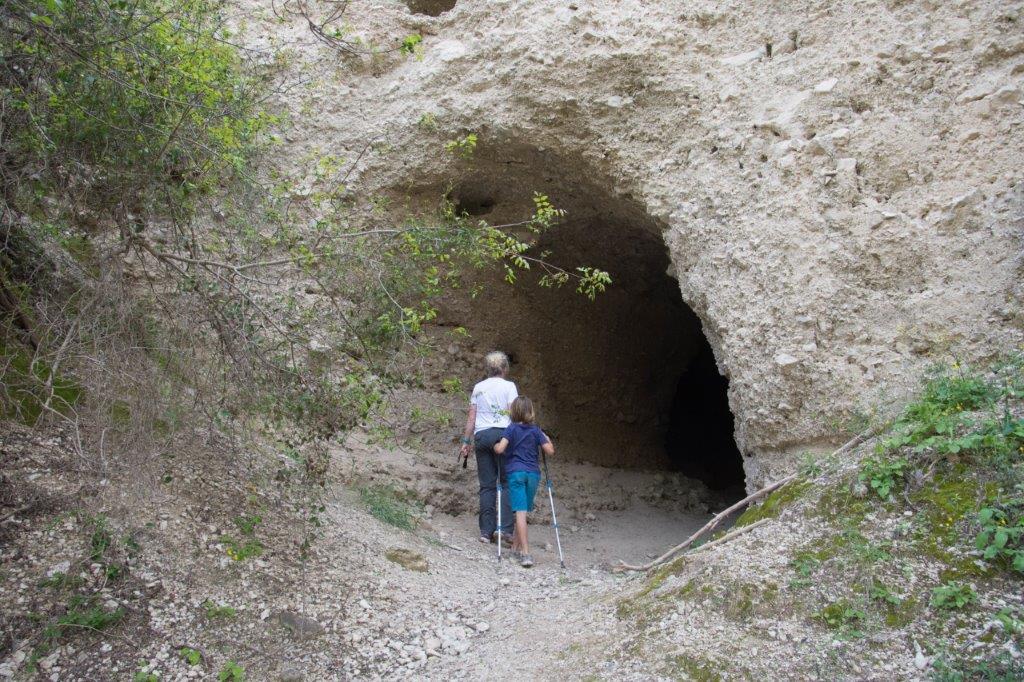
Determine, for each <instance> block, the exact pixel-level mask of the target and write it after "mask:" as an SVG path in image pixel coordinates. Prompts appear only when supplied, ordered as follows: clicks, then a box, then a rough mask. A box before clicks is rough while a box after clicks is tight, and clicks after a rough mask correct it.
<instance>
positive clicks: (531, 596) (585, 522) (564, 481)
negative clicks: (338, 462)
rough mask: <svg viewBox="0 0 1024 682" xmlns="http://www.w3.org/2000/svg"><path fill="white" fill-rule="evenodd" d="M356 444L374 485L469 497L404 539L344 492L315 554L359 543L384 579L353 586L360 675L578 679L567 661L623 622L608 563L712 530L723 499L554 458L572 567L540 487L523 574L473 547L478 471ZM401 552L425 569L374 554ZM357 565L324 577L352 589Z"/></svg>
mask: <svg viewBox="0 0 1024 682" xmlns="http://www.w3.org/2000/svg"><path fill="white" fill-rule="evenodd" d="M350 446H351V447H350V448H347V451H346V452H345V453H340V455H339V456H340V457H341V458H342V460H343V462H342V466H343V468H344V467H345V466H347V467H349V470H350V471H352V472H354V471H355V470H356V469H358V470H360V471H361V472H363V473H364V474H369V480H370V481H372V482H376V481H380V482H381V483H384V482H386V481H388V480H391V481H392V482H393V481H396V480H398V481H401V480H405V481H406V482H407V483H408V484H409V485H410V487H412V488H416V487H419V488H420V489H421V490H422V489H427V490H430V491H432V493H430V494H428V495H427V496H426V497H425V498H424V499H426V500H430V499H431V496H430V495H431V494H432V495H433V497H435V498H438V499H440V500H447V501H448V505H449V506H459V505H453V504H452V503H453V502H454V499H453V498H452V497H450V496H453V495H454V496H459V495H461V496H462V497H463V498H464V499H462V503H463V504H462V506H461V508H462V509H465V511H461V512H460V513H457V514H448V513H444V512H440V511H437V512H434V513H433V514H432V515H431V516H430V518H429V520H427V521H426V523H425V524H424V525H423V526H421V528H420V529H418V530H417V531H415V532H407V531H401V530H398V529H394V528H390V527H388V526H386V525H384V524H381V523H380V522H379V521H377V520H376V519H374V518H372V517H371V516H369V515H368V514H365V513H363V512H362V510H361V509H360V505H359V502H358V498H357V495H356V494H355V493H354V492H352V491H351V490H348V489H338V490H337V491H336V492H337V494H336V496H335V498H334V499H333V500H332V502H331V503H330V504H329V505H328V513H329V517H330V520H331V522H330V523H329V524H328V525H327V533H326V537H325V538H324V540H323V542H322V543H321V546H320V549H319V550H318V553H319V554H321V555H324V556H329V555H330V554H332V553H335V552H336V553H337V554H339V555H340V554H344V553H349V554H350V553H351V551H350V549H348V550H346V548H350V547H351V537H352V536H358V537H360V538H362V540H363V542H365V543H366V547H367V549H368V552H367V553H366V554H367V556H365V557H363V558H364V560H365V561H367V562H370V563H371V564H373V567H371V566H364V568H369V569H370V570H369V571H368V573H369V574H370V575H376V576H382V577H381V578H380V579H377V580H370V581H366V582H365V583H364V584H363V585H362V586H361V587H357V588H356V589H357V590H359V591H360V594H358V595H355V596H353V597H352V598H351V599H350V603H353V606H354V611H355V612H354V613H349V614H348V615H349V618H348V620H349V621H354V622H355V627H354V632H352V633H351V636H350V637H349V641H352V643H353V645H354V649H355V650H354V651H353V652H352V653H353V655H352V657H351V661H352V663H351V665H352V667H350V668H348V669H346V670H345V671H344V672H345V673H346V674H351V675H354V676H357V677H376V676H380V677H395V676H409V677H414V678H425V679H452V678H455V679H484V678H491V677H495V676H498V675H502V674H509V675H519V676H523V675H525V676H526V677H527V678H528V679H551V678H555V677H566V676H568V677H579V675H580V673H581V671H579V670H576V671H573V670H571V669H565V667H566V666H571V663H570V662H569V660H567V659H570V660H571V658H572V656H571V654H572V653H573V652H575V651H579V650H581V649H583V648H586V647H587V644H588V643H589V642H591V641H596V640H598V639H606V638H607V637H608V636H610V635H614V633H615V631H616V630H617V628H619V627H620V625H619V622H618V620H617V619H616V618H615V613H614V612H615V607H616V601H615V597H616V595H617V594H618V592H619V590H618V589H616V588H617V587H618V586H621V584H622V583H625V582H627V581H628V580H629V578H628V577H627V576H622V575H616V574H613V573H611V571H610V570H609V568H610V566H611V565H613V564H614V563H615V562H616V561H617V560H618V559H626V560H637V559H644V558H646V557H649V556H653V555H655V554H656V553H660V552H661V551H663V550H664V549H665V548H666V547H668V546H671V545H672V544H675V543H677V542H678V541H679V540H680V539H682V538H684V537H686V536H687V535H688V534H689V533H690V532H692V531H693V530H696V529H697V528H698V527H699V526H701V525H702V524H703V523H705V522H706V520H707V519H708V518H709V514H708V513H706V507H707V505H708V504H714V502H713V501H710V498H712V497H713V495H711V494H710V493H708V491H706V490H702V491H700V492H699V494H698V493H696V492H695V490H694V488H693V487H688V486H687V482H686V481H685V480H681V479H678V478H676V477H674V476H666V475H665V474H662V473H653V472H635V471H623V470H614V469H606V468H602V467H595V466H591V465H584V464H573V463H567V462H565V461H561V460H560V461H557V462H556V463H553V464H552V467H553V468H552V474H553V477H554V482H555V496H556V509H557V512H558V516H559V522H560V524H561V529H562V543H563V548H564V551H565V560H566V569H564V570H563V569H561V568H560V567H559V562H558V553H557V550H556V545H555V536H554V529H553V527H552V526H551V525H549V524H548V523H547V518H548V513H547V508H548V500H547V497H546V495H544V494H543V493H544V489H543V488H542V489H541V490H539V491H538V497H537V505H538V512H537V513H536V514H535V515H534V516H535V518H536V519H537V521H538V523H534V524H531V526H530V541H531V545H532V548H533V555H534V558H535V560H536V562H537V564H536V566H535V567H533V568H532V569H523V568H521V567H520V566H518V565H517V564H516V563H515V562H513V561H512V560H511V557H510V556H509V555H508V554H507V553H504V558H503V559H502V561H501V562H500V563H499V562H498V560H497V557H496V553H495V546H494V545H483V544H481V543H480V542H479V541H478V540H477V539H476V536H477V527H476V514H475V505H476V474H475V471H474V470H473V469H472V467H471V468H469V469H466V470H462V469H455V467H454V466H452V465H451V464H450V463H449V462H447V461H446V460H443V459H441V458H439V457H435V456H432V455H430V454H424V453H413V452H411V451H401V450H398V451H387V450H383V449H378V448H375V447H373V446H369V445H366V444H365V443H361V442H359V441H358V440H357V441H355V442H351V443H350ZM375 471H376V472H378V473H376V474H373V472H375ZM428 471H429V472H430V473H428ZM385 472H386V473H385ZM442 473H443V475H441V474H442ZM356 475H357V476H358V474H356ZM439 480H442V481H444V485H442V486H441V487H440V488H439V487H438V485H439V484H438V481H439ZM693 504H695V506H696V507H697V509H694V508H693V506H691V505H693ZM602 507H605V508H602ZM343 545H344V547H343ZM395 549H406V550H410V551H412V552H415V553H417V554H420V555H422V556H423V558H425V559H426V561H427V563H428V566H429V568H428V570H427V572H417V571H414V570H408V569H405V568H402V567H400V566H398V565H395V564H392V563H390V562H386V563H385V569H384V570H383V571H382V570H381V568H380V566H381V564H380V563H379V561H375V560H374V557H373V556H372V555H373V554H377V555H378V556H379V555H380V554H386V553H387V552H389V551H393V550H395ZM354 569H355V567H352V566H344V565H339V566H337V567H336V568H335V569H333V570H334V571H335V572H336V573H337V576H336V580H331V581H328V582H332V583H335V584H338V583H345V582H348V583H351V580H350V579H349V578H350V577H351V576H352V575H353V573H354ZM353 638H354V641H353ZM605 665H614V664H613V663H606V664H605ZM602 672H610V673H614V670H607V671H602Z"/></svg>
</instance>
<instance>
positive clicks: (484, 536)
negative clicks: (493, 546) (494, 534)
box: [480, 535, 491, 545]
mask: <svg viewBox="0 0 1024 682" xmlns="http://www.w3.org/2000/svg"><path fill="white" fill-rule="evenodd" d="M490 541H491V539H490V538H489V537H487V536H486V535H481V536H480V542H482V543H484V544H485V545H486V544H488V543H490Z"/></svg>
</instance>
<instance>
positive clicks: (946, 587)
mask: <svg viewBox="0 0 1024 682" xmlns="http://www.w3.org/2000/svg"><path fill="white" fill-rule="evenodd" d="M976 601H978V595H977V593H976V592H975V591H974V589H973V588H972V587H971V586H970V585H962V584H960V583H944V584H942V585H939V586H938V587H935V588H933V589H932V599H931V602H930V604H931V606H932V607H933V608H936V609H946V610H950V611H951V610H954V609H962V608H964V607H965V606H967V605H968V604H973V603H974V602H976Z"/></svg>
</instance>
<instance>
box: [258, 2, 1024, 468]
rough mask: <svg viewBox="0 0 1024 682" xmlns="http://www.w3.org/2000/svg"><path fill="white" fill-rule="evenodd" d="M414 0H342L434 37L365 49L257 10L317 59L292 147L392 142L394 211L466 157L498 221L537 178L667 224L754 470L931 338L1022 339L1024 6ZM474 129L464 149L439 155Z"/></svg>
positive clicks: (944, 342)
mask: <svg viewBox="0 0 1024 682" xmlns="http://www.w3.org/2000/svg"><path fill="white" fill-rule="evenodd" d="M411 5H412V9H415V10H417V11H416V12H413V11H412V10H411V9H410V7H409V6H406V5H405V4H402V3H398V2H389V3H381V2H377V3H372V2H352V3H351V4H350V6H349V9H348V12H347V14H346V19H347V21H349V22H350V24H351V25H352V27H353V30H354V31H355V34H356V35H360V36H362V37H365V38H366V39H368V40H372V41H376V42H379V43H380V44H395V42H396V41H397V40H398V39H399V38H400V37H401V36H403V35H406V34H409V33H414V32H418V33H421V34H422V35H423V37H424V38H423V42H422V56H421V58H418V59H417V58H409V57H403V56H400V55H398V54H397V53H388V54H386V55H384V56H382V57H380V58H378V59H376V60H374V61H373V62H372V63H370V62H369V61H368V60H359V59H355V60H352V61H351V62H345V61H342V60H341V59H340V58H339V57H337V56H335V55H333V54H331V53H329V52H328V51H327V50H326V49H325V48H323V46H321V45H319V44H317V43H316V42H315V41H314V40H313V39H312V37H311V36H310V35H308V33H307V32H306V28H305V26H304V25H303V24H302V23H301V22H298V21H290V22H288V21H286V22H283V23H282V22H277V21H271V20H270V19H269V18H268V19H267V20H266V21H261V17H269V16H270V15H269V12H264V13H261V12H260V11H259V9H258V8H256V7H253V6H246V7H244V8H242V10H241V12H242V13H243V14H244V16H245V22H244V26H243V36H244V39H245V40H246V41H248V43H249V44H250V45H251V46H256V47H259V46H266V45H271V44H279V45H280V44H287V45H290V46H291V48H292V49H293V54H295V55H296V56H297V59H295V60H294V61H293V65H292V67H290V68H293V69H295V70H296V73H299V72H301V71H302V70H303V69H306V70H308V71H309V72H311V73H316V74H317V77H316V79H315V80H313V81H310V82H309V83H307V84H306V85H305V86H304V88H302V89H296V90H292V91H289V92H287V93H285V94H283V95H282V96H281V97H280V104H281V105H282V106H283V107H284V108H285V109H287V110H290V111H291V113H292V121H293V127H292V129H291V130H290V131H289V132H288V134H287V139H288V145H286V154H287V156H288V158H289V159H291V163H293V164H301V163H303V161H302V160H303V159H307V158H309V154H311V153H316V152H317V151H319V153H326V152H330V153H334V154H338V155H340V156H344V157H346V158H348V159H349V160H350V161H351V160H354V159H355V158H356V156H357V155H358V154H359V152H360V151H361V150H363V149H364V147H365V146H366V144H367V143H368V141H375V145H374V146H373V147H372V151H371V153H368V154H365V155H363V156H361V157H359V160H358V163H356V165H355V170H354V171H353V172H352V174H351V175H350V177H349V183H350V184H351V185H352V186H353V187H355V188H357V189H358V190H359V191H361V192H366V193H377V194H383V195H387V196H390V197H392V199H393V200H394V206H396V207H397V208H399V209H401V210H406V209H409V208H413V209H414V208H415V206H416V202H418V201H427V200H428V199H430V200H435V199H436V198H437V196H439V195H440V193H441V192H443V191H444V189H445V183H446V182H447V181H449V180H450V179H454V180H455V182H456V190H457V191H458V192H462V194H463V200H464V201H465V202H467V204H473V203H474V202H476V203H475V204H474V205H480V206H485V209H480V210H481V211H483V210H487V211H489V212H491V211H493V213H492V214H489V215H488V216H487V217H488V218H492V217H500V216H502V215H503V211H507V212H508V214H512V213H514V212H515V210H517V209H521V208H522V207H523V205H524V204H523V203H516V202H522V201H524V200H525V201H526V205H528V200H529V192H530V191H532V190H534V189H537V190H541V191H545V192H548V193H549V194H550V195H551V197H552V199H553V200H554V201H555V203H556V204H558V205H561V206H564V207H566V208H567V209H568V210H569V215H570V217H572V218H573V219H579V220H583V219H585V218H587V217H588V216H589V219H593V220H600V221H603V223H604V224H606V225H627V224H628V225H630V226H632V227H635V228H637V229H639V230H642V231H643V232H644V233H645V234H653V235H656V237H657V239H658V240H661V241H663V242H664V244H665V245H666V246H667V249H668V253H669V256H670V259H671V266H670V274H671V276H672V277H674V278H675V280H676V281H677V282H678V288H679V291H680V293H681V296H682V299H683V300H684V301H685V302H686V304H688V305H689V306H690V307H691V308H692V309H693V311H695V312H696V313H697V315H698V316H699V318H700V322H701V323H702V326H703V330H704V333H705V334H706V336H707V338H708V339H709V341H710V342H711V345H712V347H713V349H714V353H715V359H716V361H717V364H718V366H719V369H720V371H721V372H722V373H724V374H725V375H726V376H728V378H729V381H730V389H729V399H730V405H731V408H732V411H733V413H734V415H735V417H736V438H737V442H738V443H739V445H740V448H741V450H742V451H743V453H744V454H745V455H746V468H747V474H748V482H749V483H756V482H758V481H760V480H762V479H763V478H764V477H766V476H768V475H772V474H773V473H774V471H775V469H776V468H778V469H781V468H784V467H786V466H789V465H790V464H791V462H790V461H789V460H788V458H787V457H785V456H780V455H783V454H784V453H789V452H794V451H795V450H797V449H798V448H802V447H805V446H813V445H815V444H818V443H820V442H821V441H822V440H823V439H827V438H829V437H830V436H831V435H832V434H833V433H834V432H835V422H836V421H838V420H842V419H845V418H846V417H847V416H848V415H849V414H851V413H852V412H854V411H856V410H858V409H860V408H863V407H866V406H868V405H869V404H871V403H872V402H873V401H876V400H877V399H878V398H879V397H884V395H885V394H888V395H890V396H891V395H896V394H899V393H901V392H902V391H903V390H904V389H905V388H906V387H907V386H909V385H910V384H912V383H914V382H915V381H916V379H917V377H919V376H920V372H921V370H922V368H923V367H924V366H925V365H927V364H928V363H930V362H932V361H934V360H936V359H947V360H949V359H952V358H954V357H956V358H959V359H962V360H963V359H966V360H978V359H983V358H987V357H990V356H992V355H993V354H996V353H998V352H1001V351H1005V350H1007V349H1010V348H1014V347H1019V346H1020V344H1021V341H1022V338H1024V336H1022V328H1024V314H1022V306H1021V303H1022V299H1024V283H1022V281H1024V277H1022V247H1024V170H1022V161H1024V130H1022V128H1024V100H1022V97H1024V94H1022V80H1024V3H1020V2H1003V1H998V0H988V1H977V2H971V1H964V2H933V1H916V2H915V1H906V2H901V1H898V0H891V1H888V2H857V3H833V2H824V1H820V0H817V1H815V0H806V1H803V2H786V3H779V2H745V1H740V0H737V1H734V2H686V3H679V2H668V1H664V2H643V3H640V2H612V1H608V2H568V1H563V2H541V1H519V2H513V1H509V0H505V1H502V0H458V2H456V3H454V6H452V3H451V2H447V3H431V2H418V3H411ZM446 7H451V8H450V9H447V10H446V11H445V8H446ZM425 12H432V13H437V16H431V14H428V13H425ZM240 25H242V24H241V23H240ZM324 60H327V61H326V62H325V61H324ZM325 63H327V64H328V65H329V68H325V67H324V64H325ZM469 131H473V132H476V133H477V135H478V136H479V143H478V152H477V154H476V156H475V158H474V159H473V160H472V161H471V162H461V161H458V160H456V159H453V158H452V157H451V156H450V155H445V154H443V153H440V151H439V150H440V148H441V147H442V146H443V143H444V141H445V140H447V139H452V138H453V137H456V136H458V135H461V134H465V133H466V132H469ZM609 234H610V235H611V236H610V237H608V238H609V239H610V241H609V242H608V243H607V249H609V250H611V251H614V250H615V249H616V248H617V245H616V244H615V242H614V233H609ZM605 236H607V235H605ZM602 238H604V236H603V237H602ZM656 331H657V330H654V332H656ZM654 332H651V333H654Z"/></svg>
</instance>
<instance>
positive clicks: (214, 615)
mask: <svg viewBox="0 0 1024 682" xmlns="http://www.w3.org/2000/svg"><path fill="white" fill-rule="evenodd" d="M203 609H204V610H205V611H206V617H207V618H209V619H210V620H223V619H227V618H234V617H235V616H236V615H238V610H237V609H235V608H234V607H231V606H227V605H225V604H218V603H216V602H214V601H211V600H209V599H206V600H205V601H203Z"/></svg>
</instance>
